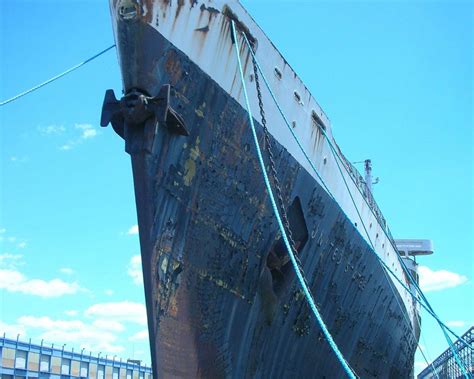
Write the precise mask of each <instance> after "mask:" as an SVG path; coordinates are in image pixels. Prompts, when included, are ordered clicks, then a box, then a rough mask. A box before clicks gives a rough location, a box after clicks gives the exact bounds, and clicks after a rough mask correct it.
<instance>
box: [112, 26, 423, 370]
mask: <svg viewBox="0 0 474 379" xmlns="http://www.w3.org/2000/svg"><path fill="white" fill-rule="evenodd" d="M124 27H125V26H124ZM126 27H127V28H129V27H130V26H126ZM131 27H133V28H138V29H139V34H138V35H139V36H140V38H141V44H143V46H146V47H147V48H145V49H142V51H145V52H146V53H142V54H143V56H142V60H141V61H140V62H139V63H140V64H137V61H136V51H135V52H134V51H129V50H128V49H133V47H132V46H133V43H132V42H133V41H126V40H123V39H122V40H120V41H119V42H120V43H119V46H118V48H119V52H120V56H121V57H122V61H121V69H122V75H123V76H124V78H125V79H124V82H127V81H130V83H132V84H130V83H129V85H128V87H129V88H131V87H135V86H134V85H133V81H134V80H136V78H141V79H140V80H146V76H147V75H148V77H149V80H148V81H146V83H147V84H146V85H147V92H148V93H150V94H156V93H157V92H158V90H159V88H160V87H161V85H163V84H168V83H169V84H171V86H172V88H173V91H172V94H173V96H172V106H173V108H174V109H175V110H177V111H178V112H179V113H180V115H181V116H182V118H183V119H184V121H185V124H186V127H187V129H188V131H189V133H190V135H189V136H179V135H177V134H175V133H173V132H172V131H170V130H169V129H167V128H166V127H164V126H163V125H157V124H156V123H155V122H154V121H153V120H152V119H150V120H148V121H147V122H146V123H145V124H143V125H140V126H136V125H127V124H126V125H125V131H124V138H125V142H126V150H127V152H129V153H130V155H131V157H132V167H133V175H134V185H135V195H136V204H137V212H138V220H139V229H140V243H141V254H142V262H143V274H144V284H145V293H146V302H147V312H148V324H149V335H150V345H151V354H152V361H153V371H154V377H155V378H161V377H186V378H187V377H201V378H242V377H248V378H268V377H272V378H288V377H305V378H306V377H308V378H324V377H325V378H335V377H343V376H344V374H343V371H342V368H341V366H340V364H339V362H338V361H337V359H336V357H335V355H334V354H333V352H332V351H331V349H330V348H329V345H328V344H327V341H326V340H325V339H324V337H323V335H322V333H321V330H320V328H319V327H318V325H317V323H316V321H315V319H314V318H313V316H312V314H311V312H310V309H309V307H308V306H307V304H306V302H305V299H304V296H303V294H302V291H301V290H300V288H299V286H298V283H297V281H296V278H295V275H294V273H293V270H292V267H291V264H290V263H289V262H288V260H287V259H286V258H285V255H284V249H283V248H282V244H281V241H280V239H279V238H280V236H279V232H278V227H277V224H276V220H275V217H274V215H273V212H272V209H271V206H270V202H269V199H268V196H267V194H266V190H265V187H264V182H263V179H262V175H261V171H260V168H259V166H258V161H257V157H256V151H255V146H254V145H253V141H252V136H251V131H250V128H249V123H248V116H247V113H246V111H245V109H244V108H242V106H241V105H240V104H239V103H238V102H237V101H235V100H234V99H233V98H232V97H231V96H229V94H228V93H227V92H226V91H224V90H223V89H222V88H221V87H220V86H219V85H218V84H217V83H216V82H215V81H213V79H212V78H211V77H210V76H208V75H207V74H206V73H204V72H203V71H202V70H201V69H200V68H199V67H198V66H197V65H196V64H194V63H193V62H192V61H191V60H190V59H189V57H187V56H186V55H185V54H183V53H182V52H181V51H180V50H179V49H177V48H175V47H174V46H173V45H172V44H171V43H170V42H169V41H167V40H166V39H165V38H164V37H163V36H162V35H161V34H160V33H158V32H157V31H156V30H155V29H153V28H151V27H149V26H148V25H146V24H134V25H133V26H131ZM127 33H128V34H127ZM118 35H119V36H120V35H137V31H130V30H128V31H123V30H122V31H120V29H119V30H118ZM134 54H135V55H134ZM124 57H135V58H134V59H135V60H133V61H126V60H124ZM129 88H128V89H129ZM126 89H127V88H126ZM256 121H257V120H256ZM257 129H258V131H257V132H258V135H259V139H260V141H261V142H263V136H262V130H261V127H260V125H259V123H257ZM272 143H273V147H274V150H275V151H274V155H275V158H276V167H277V172H278V177H279V180H280V182H281V187H282V192H283V197H284V201H285V203H286V204H287V209H288V211H289V212H290V222H291V229H292V231H293V234H295V235H296V238H297V239H298V244H299V252H298V255H299V257H300V259H301V262H302V267H303V271H304V273H305V277H306V279H307V281H308V283H309V284H310V287H311V291H312V293H313V295H314V298H315V301H316V303H317V306H318V308H319V310H320V312H321V315H322V317H323V319H324V320H325V322H326V324H327V326H328V328H329V330H330V332H331V334H332V335H333V337H334V339H335V341H336V343H337V345H338V346H339V348H340V350H341V351H342V354H343V355H344V357H345V358H346V359H347V360H348V362H349V364H350V366H351V367H352V368H353V369H354V370H355V372H356V373H357V374H358V375H359V376H360V377H378V378H387V377H391V378H406V377H409V376H410V375H411V373H412V368H413V356H414V351H415V348H416V343H417V339H418V335H417V333H418V332H416V333H413V332H412V329H411V328H412V327H411V323H410V320H409V317H408V312H407V310H406V308H405V306H404V302H403V301H402V299H401V297H400V296H399V294H398V292H397V290H396V289H395V288H394V285H393V283H392V281H391V280H390V279H389V278H388V277H387V274H386V273H385V272H384V270H383V268H382V267H381V265H380V263H379V261H378V259H377V257H376V256H375V254H374V253H373V251H372V250H371V248H370V247H369V245H368V244H367V242H366V241H365V239H364V238H362V236H361V235H360V233H359V232H358V231H357V229H356V228H355V227H354V226H353V224H352V223H351V222H350V220H348V218H347V216H346V214H345V213H344V212H343V211H342V209H341V208H340V206H339V205H338V204H337V203H336V202H335V201H334V200H333V199H332V198H331V197H330V196H329V195H328V194H327V193H326V191H324V189H323V188H322V187H321V186H320V184H319V183H318V182H317V181H316V180H315V179H314V178H313V177H312V176H311V175H310V174H309V173H308V172H307V171H306V170H305V169H304V168H303V167H302V166H301V164H300V163H299V162H298V161H296V160H295V159H294V158H293V157H292V155H290V154H289V153H288V151H287V150H286V149H285V148H284V147H283V146H282V145H281V144H280V143H279V142H278V141H276V140H275V139H273V138H272Z"/></svg>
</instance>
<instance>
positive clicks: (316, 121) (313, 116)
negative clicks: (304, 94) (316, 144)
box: [311, 110, 326, 130]
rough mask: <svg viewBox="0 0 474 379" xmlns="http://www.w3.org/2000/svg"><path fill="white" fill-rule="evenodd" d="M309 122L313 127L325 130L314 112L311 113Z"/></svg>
mask: <svg viewBox="0 0 474 379" xmlns="http://www.w3.org/2000/svg"><path fill="white" fill-rule="evenodd" d="M311 121H312V122H313V127H315V128H322V129H323V130H326V127H325V126H324V124H323V121H322V120H321V118H320V117H319V116H318V114H317V113H316V112H315V111H314V110H313V111H312V112H311Z"/></svg>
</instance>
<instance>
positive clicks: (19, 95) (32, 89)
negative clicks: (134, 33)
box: [0, 44, 115, 107]
mask: <svg viewBox="0 0 474 379" xmlns="http://www.w3.org/2000/svg"><path fill="white" fill-rule="evenodd" d="M114 47H115V44H114V45H112V46H109V47H108V48H107V49H105V50H102V51H101V52H99V53H97V54H95V55H93V56H92V57H90V58H88V59H86V60H85V61H83V62H81V63H78V64H76V65H75V66H72V67H71V68H68V69H67V70H66V71H63V72H61V73H60V74H58V75H55V76H53V77H52V78H50V79H48V80H46V81H44V82H43V83H40V84H38V85H36V86H34V87H31V88H30V89H28V90H26V91H24V92H21V93H19V94H18V95H15V96H13V97H11V98H9V99H7V100H4V101H2V102H0V107H2V106H4V105H6V104H8V103H11V102H12V101H15V100H18V99H19V98H20V97H23V96H25V95H28V94H29V93H31V92H34V91H36V90H37V89H40V88H41V87H44V86H45V85H47V84H49V83H52V82H54V81H55V80H58V79H59V78H62V77H63V76H65V75H67V74H69V73H71V72H73V71H74V70H77V69H78V68H79V67H82V66H84V65H85V64H87V63H89V62H90V61H93V60H94V59H96V58H98V57H100V56H101V55H102V54H105V53H106V52H107V51H109V50H110V49H112V48H114Z"/></svg>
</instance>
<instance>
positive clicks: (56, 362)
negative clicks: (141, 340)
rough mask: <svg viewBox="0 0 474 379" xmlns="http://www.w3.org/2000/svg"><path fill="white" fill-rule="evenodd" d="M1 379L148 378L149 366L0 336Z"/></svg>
mask: <svg viewBox="0 0 474 379" xmlns="http://www.w3.org/2000/svg"><path fill="white" fill-rule="evenodd" d="M0 374H1V379H16V378H21V379H23V378H25V379H26V378H52V379H69V378H87V379H151V378H152V373H151V368H150V367H146V366H142V365H140V362H139V361H131V360H127V361H126V362H124V361H122V360H121V359H116V358H115V357H114V358H113V359H112V358H109V357H108V356H101V355H100V353H99V355H98V356H93V355H92V354H85V353H84V349H83V350H82V351H81V352H75V351H74V350H73V351H68V350H65V349H64V346H63V347H62V348H61V347H60V348H58V347H54V344H53V345H52V346H49V345H48V346H46V345H43V344H41V345H35V344H32V343H31V341H30V342H21V341H18V340H12V339H8V338H5V336H3V337H0Z"/></svg>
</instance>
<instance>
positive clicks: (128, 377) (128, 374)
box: [127, 370, 132, 379]
mask: <svg viewBox="0 0 474 379" xmlns="http://www.w3.org/2000/svg"><path fill="white" fill-rule="evenodd" d="M127 379H132V370H127Z"/></svg>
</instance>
